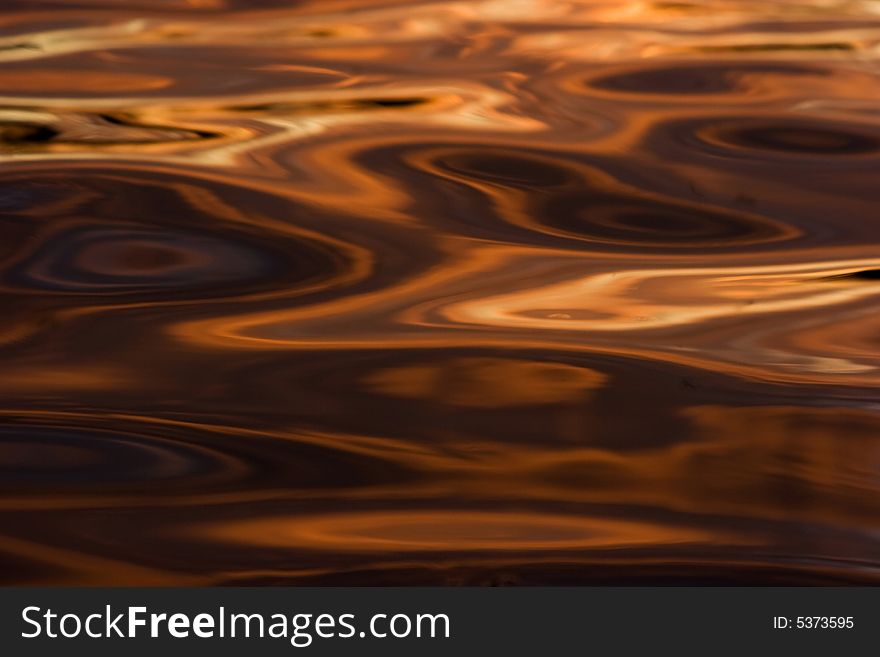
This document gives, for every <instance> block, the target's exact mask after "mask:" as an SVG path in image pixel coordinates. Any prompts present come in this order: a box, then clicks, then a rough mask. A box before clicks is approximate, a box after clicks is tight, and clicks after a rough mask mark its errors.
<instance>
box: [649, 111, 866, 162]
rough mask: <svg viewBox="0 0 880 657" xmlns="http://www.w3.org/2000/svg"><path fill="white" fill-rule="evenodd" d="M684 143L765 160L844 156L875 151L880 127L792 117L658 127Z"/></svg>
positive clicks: (661, 131) (679, 123) (700, 121)
mask: <svg viewBox="0 0 880 657" xmlns="http://www.w3.org/2000/svg"><path fill="white" fill-rule="evenodd" d="M664 133H668V134H670V135H673V136H674V137H675V138H676V139H677V140H679V141H682V142H684V143H685V144H686V145H687V146H688V147H691V148H694V149H698V150H703V151H706V150H708V151H711V152H713V153H717V154H722V155H727V156H736V157H748V158H754V159H761V160H766V159H767V158H768V157H771V156H775V157H784V158H787V159H789V158H802V157H809V156H816V157H846V156H861V155H871V154H877V153H878V152H880V132H878V131H877V130H876V128H869V127H868V126H865V125H859V124H854V123H847V124H840V123H837V122H834V121H822V120H813V119H803V118H794V117H777V118H773V117H768V118H729V119H721V120H710V119H701V120H689V121H679V122H675V123H670V124H665V125H663V126H660V127H658V129H657V130H656V131H655V135H659V134H664Z"/></svg>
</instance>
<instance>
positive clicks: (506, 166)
mask: <svg viewBox="0 0 880 657" xmlns="http://www.w3.org/2000/svg"><path fill="white" fill-rule="evenodd" d="M408 159H409V160H410V161H412V166H413V167H420V168H422V169H424V170H425V171H429V172H430V173H431V174H433V175H434V177H435V178H437V177H442V178H445V179H447V180H452V181H455V182H456V183H459V184H462V185H466V186H467V187H468V188H470V189H472V190H475V191H476V192H477V193H479V194H480V197H479V198H477V199H474V200H473V201H471V202H470V204H469V207H466V209H465V211H459V212H458V213H456V214H457V215H458V216H461V217H464V218H465V219H467V220H468V224H469V226H472V229H473V230H479V231H481V232H486V224H487V222H486V217H487V216H491V217H498V218H500V219H502V220H503V221H504V222H506V224H507V226H506V230H504V232H503V233H501V226H499V227H498V228H496V229H495V230H494V233H495V235H496V236H498V237H501V236H502V235H503V237H504V239H511V238H513V239H515V240H516V241H517V242H522V243H527V244H534V243H535V239H536V235H537V234H538V233H540V234H542V235H544V236H545V237H555V238H557V239H562V240H565V241H566V242H569V244H570V240H572V239H576V240H578V241H581V242H585V243H590V244H591V245H595V246H602V247H603V248H609V247H612V248H616V249H621V248H623V249H628V248H634V247H635V248H639V249H642V250H644V249H656V250H669V249H707V248H710V249H725V248H740V247H742V246H745V245H749V246H751V245H756V244H766V243H774V242H779V241H783V240H788V239H792V238H794V237H796V236H797V235H798V230H797V229H795V228H793V227H791V226H788V225H785V224H783V223H780V222H777V221H774V220H772V219H770V218H767V217H764V216H761V215H758V214H754V213H748V212H743V211H733V210H728V209H725V208H720V207H713V206H710V205H703V204H699V203H689V202H687V201H678V200H673V199H670V198H666V197H663V196H660V195H654V194H650V193H648V192H643V191H640V190H637V189H634V188H631V187H629V186H627V185H625V184H623V183H621V182H620V181H618V180H616V179H614V178H612V177H611V176H610V175H608V174H606V173H604V172H602V171H600V170H598V169H595V168H592V167H589V166H587V165H585V164H581V163H579V162H576V161H573V160H571V159H570V158H568V157H567V155H566V154H565V153H555V154H549V153H528V152H521V151H515V150H513V149H501V148H498V149H490V148H487V149H486V150H484V151H477V150H476V149H465V148H459V149H452V148H437V149H425V150H424V151H420V152H417V153H416V154H409V157H408ZM487 197H488V199H489V200H490V201H491V207H487V206H486V204H485V199H486V198H487ZM457 205H458V206H459V207H462V208H465V206H464V204H463V203H461V202H459V203H457ZM471 217H474V218H479V219H480V221H479V222H476V221H474V222H472V221H470V218H471ZM511 228H513V229H514V230H511ZM517 228H518V229H519V232H516V230H515V229H517ZM554 246H555V245H554Z"/></svg>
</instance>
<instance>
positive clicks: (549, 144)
mask: <svg viewBox="0 0 880 657" xmlns="http://www.w3.org/2000/svg"><path fill="white" fill-rule="evenodd" d="M0 95H2V99H0V222H2V239H0V285H2V294H3V302H2V313H0V350H2V361H0V363H2V366H0V400H2V403H0V416H2V417H0V582H2V583H3V584H27V585H32V584H59V585H72V584H91V585H106V584H130V585H135V584H149V585H172V584H175V585H187V584H192V585H206V584H282V583H283V584H480V585H483V584H606V583H614V584H645V583H652V584H704V583H715V584H718V583H721V584H770V583H773V584H868V583H872V584H878V583H880V394H878V384H880V3H878V2H876V1H874V0H786V1H775V2H770V1H768V0H730V1H728V0H713V1H709V0H705V1H687V2H637V1H616V0H474V1H469V0H462V1H459V2H453V1H450V2H444V1H437V2H421V1H418V0H406V1H404V0H304V1H293V0H27V1H26V0H6V1H5V2H4V3H3V6H2V10H0Z"/></svg>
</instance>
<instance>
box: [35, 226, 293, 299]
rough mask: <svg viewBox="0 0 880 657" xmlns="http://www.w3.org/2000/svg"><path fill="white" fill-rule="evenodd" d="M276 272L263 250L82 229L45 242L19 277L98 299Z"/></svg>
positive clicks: (162, 234)
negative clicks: (120, 293)
mask: <svg viewBox="0 0 880 657" xmlns="http://www.w3.org/2000/svg"><path fill="white" fill-rule="evenodd" d="M277 269H278V267H277V263H276V262H273V258H270V257H268V254H266V253H265V252H264V251H259V250H257V249H252V248H249V247H248V246H247V245H243V244H234V243H232V242H227V241H224V240H222V239H218V238H216V237H213V236H202V235H190V234H186V233H172V232H168V231H159V230H155V229H151V228H143V227H132V228H121V227H120V228H117V227H112V228H104V227H100V226H84V227H81V228H77V229H74V230H71V231H67V232H64V233H61V234H59V235H57V236H56V237H55V238H54V239H52V240H50V241H49V242H47V243H45V244H44V245H43V246H42V248H41V249H40V250H39V251H38V252H37V254H35V255H34V257H32V258H31V259H30V260H29V261H27V263H26V265H25V266H24V267H22V268H21V271H22V277H21V278H22V279H24V280H26V281H28V282H29V283H31V284H32V285H34V286H36V287H41V288H44V289H51V290H56V291H68V292H84V293H85V292H92V293H102V294H103V293H114V292H137V291H149V290H159V289H164V290H170V289H173V288H190V289H192V288H199V287H205V286H211V285H220V284H223V283H236V282H237V283H239V284H241V283H244V282H247V281H249V280H253V279H258V278H262V277H266V276H268V275H271V273H272V272H273V270H277Z"/></svg>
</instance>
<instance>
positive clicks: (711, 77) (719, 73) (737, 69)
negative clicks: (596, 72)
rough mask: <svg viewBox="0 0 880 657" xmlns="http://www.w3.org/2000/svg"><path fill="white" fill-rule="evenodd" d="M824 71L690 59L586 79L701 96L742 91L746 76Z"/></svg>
mask: <svg viewBox="0 0 880 657" xmlns="http://www.w3.org/2000/svg"><path fill="white" fill-rule="evenodd" d="M804 75H825V72H824V71H822V70H821V69H817V68H809V67H805V66H799V65H794V64H783V63H777V62H766V63H762V62H741V63H733V62H731V63H722V62H718V63H709V64H694V63H690V62H687V63H685V62H682V63H676V64H673V65H663V66H649V65H641V66H640V67H639V68H635V69H625V70H623V71H615V72H613V73H610V74H608V73H605V74H603V75H601V76H600V77H595V78H592V79H588V80H586V81H585V82H584V83H583V84H586V86H587V87H588V88H590V89H594V90H599V91H604V92H613V93H615V94H618V93H623V94H638V95H651V96H667V95H670V96H700V95H717V94H726V95H730V94H732V93H737V92H742V91H744V90H745V89H746V87H747V84H746V82H745V80H744V78H745V77H747V76H748V77H752V76H754V77H757V78H766V77H774V78H775V77H778V76H804Z"/></svg>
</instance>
